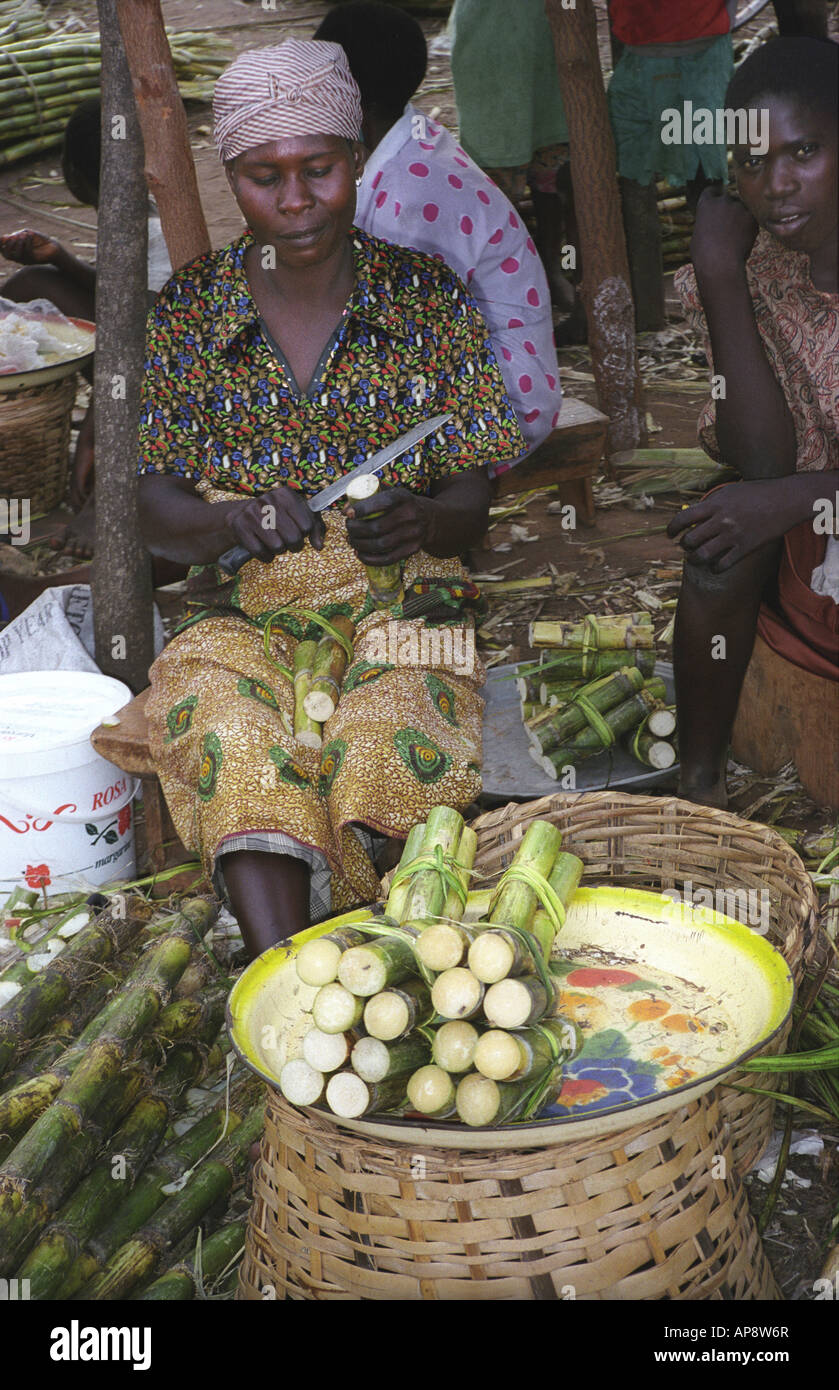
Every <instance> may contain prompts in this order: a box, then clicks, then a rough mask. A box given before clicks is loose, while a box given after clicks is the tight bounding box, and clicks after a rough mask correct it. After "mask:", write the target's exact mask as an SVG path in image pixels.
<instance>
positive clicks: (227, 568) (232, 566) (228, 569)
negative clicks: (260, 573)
mask: <svg viewBox="0 0 839 1390" xmlns="http://www.w3.org/2000/svg"><path fill="white" fill-rule="evenodd" d="M255 559H256V556H255V555H251V553H250V551H249V550H246V549H245V547H244V546H243V545H234V546H233V548H232V549H231V550H225V552H224V554H223V555H220V556H219V558H218V559H217V560H216V564H217V565H218V567H219V569H220V570H224V572H225V574H229V575H234V574H238V573H239V570H240V569H241V568H242V566H243V565H246V564H247V562H248V560H255Z"/></svg>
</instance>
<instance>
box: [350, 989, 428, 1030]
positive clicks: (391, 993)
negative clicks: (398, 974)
mask: <svg viewBox="0 0 839 1390" xmlns="http://www.w3.org/2000/svg"><path fill="white" fill-rule="evenodd" d="M432 1013H433V1005H432V1003H431V992H430V990H429V988H428V985H427V984H426V983H425V982H424V981H423V980H405V981H403V983H402V984H401V985H397V986H395V987H393V988H392V989H386V990H382V991H381V992H380V993H379V994H374V995H373V998H372V999H369V1000H368V1001H367V1004H366V1005H365V1008H364V1015H363V1021H364V1027H365V1028H366V1029H367V1032H368V1033H369V1034H370V1036H371V1037H373V1038H379V1039H380V1040H381V1041H382V1042H393V1041H395V1039H397V1038H401V1037H403V1035H404V1034H406V1033H409V1032H410V1031H411V1029H412V1028H418V1027H421V1026H422V1025H423V1024H424V1023H427V1022H428V1020H429V1019H430V1018H431V1016H432Z"/></svg>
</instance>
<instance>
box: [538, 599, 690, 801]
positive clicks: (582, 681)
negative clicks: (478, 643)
mask: <svg viewBox="0 0 839 1390" xmlns="http://www.w3.org/2000/svg"><path fill="white" fill-rule="evenodd" d="M529 640H530V644H531V646H533V647H537V648H542V649H543V650H542V652H541V656H540V659H539V660H538V661H531V662H522V663H520V665H519V667H518V676H517V688H518V692H519V696H520V699H521V711H522V720H523V723H524V727H525V730H526V731H527V736H528V739H529V742H530V745H531V746H530V750H529V751H530V756H531V757H532V758H533V759H534V760H535V761H536V762H537V763H538V764H539V765H540V767H542V768H543V770H544V771H545V773H546V774H547V775H548V777H551V778H553V779H554V780H557V779H558V778H559V777H561V776H562V775H563V774H564V773H565V772H566V771H567V769H568V768H575V767H576V766H577V764H578V763H580V762H583V761H585V759H587V758H593V757H596V756H597V755H598V754H599V753H604V752H606V751H607V750H608V749H610V748H612V747H613V746H614V745H615V744H616V743H617V742H618V740H619V739H620V740H621V741H622V743H623V746H624V747H625V748H626V749H627V751H628V752H630V753H631V754H632V755H633V757H635V758H636V759H637V760H638V762H640V763H643V764H644V766H645V767H652V768H656V769H665V768H668V767H672V766H673V764H674V763H675V761H676V754H677V743H676V713H675V710H674V709H673V708H672V707H671V706H668V705H667V703H666V700H667V692H666V689H665V685H664V682H663V681H662V680H661V679H660V678H659V677H658V676H655V675H654V674H653V672H654V669H655V659H656V658H655V649H654V636H653V628H652V621H651V619H650V615H649V613H646V612H639V613H628V614H624V615H622V616H611V615H609V616H605V617H598V616H596V615H595V614H593V613H590V614H587V615H586V617H585V618H583V619H582V621H580V622H560V621H556V622H554V621H540V622H534V623H531V625H530V634H529Z"/></svg>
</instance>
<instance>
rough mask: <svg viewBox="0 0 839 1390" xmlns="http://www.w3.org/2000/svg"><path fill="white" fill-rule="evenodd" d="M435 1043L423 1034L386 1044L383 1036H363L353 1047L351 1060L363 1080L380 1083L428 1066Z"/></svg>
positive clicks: (354, 1069)
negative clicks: (430, 1041) (432, 1046)
mask: <svg viewBox="0 0 839 1390" xmlns="http://www.w3.org/2000/svg"><path fill="white" fill-rule="evenodd" d="M430 1056H431V1046H430V1044H429V1042H428V1040H427V1039H426V1038H424V1037H422V1035H421V1034H418V1033H415V1034H413V1035H412V1036H411V1037H408V1038H403V1039H402V1040H401V1041H400V1042H395V1043H390V1044H388V1043H386V1042H382V1040H381V1039H380V1038H359V1040H358V1042H357V1043H356V1045H355V1047H354V1048H353V1050H352V1057H351V1059H350V1060H351V1063H352V1068H353V1071H354V1072H357V1073H358V1075H359V1076H360V1077H361V1079H362V1081H371V1082H374V1083H375V1082H379V1081H384V1080H386V1079H387V1078H389V1077H394V1076H407V1075H409V1074H410V1073H411V1072H415V1071H416V1070H417V1068H418V1067H422V1066H425V1064H426V1063H427V1062H428V1061H429V1059H430Z"/></svg>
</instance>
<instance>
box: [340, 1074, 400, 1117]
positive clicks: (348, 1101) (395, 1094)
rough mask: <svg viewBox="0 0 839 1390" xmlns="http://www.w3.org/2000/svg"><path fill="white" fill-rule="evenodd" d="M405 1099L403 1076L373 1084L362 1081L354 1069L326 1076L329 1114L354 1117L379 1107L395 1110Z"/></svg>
mask: <svg viewBox="0 0 839 1390" xmlns="http://www.w3.org/2000/svg"><path fill="white" fill-rule="evenodd" d="M404 1098H405V1078H404V1076H395V1077H390V1078H389V1079H388V1080H386V1081H382V1082H381V1083H379V1084H377V1085H373V1084H371V1083H370V1082H368V1081H362V1079H361V1077H360V1076H359V1075H358V1073H357V1072H354V1071H339V1072H336V1073H335V1075H334V1076H332V1077H330V1079H329V1084H328V1086H327V1088H326V1103H327V1105H328V1106H329V1108H330V1110H331V1111H332V1113H333V1115H340V1117H341V1119H343V1120H357V1119H360V1118H361V1116H362V1115H373V1114H375V1113H376V1112H377V1111H379V1110H390V1111H394V1110H398V1109H401V1107H402V1102H403V1101H404Z"/></svg>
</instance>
